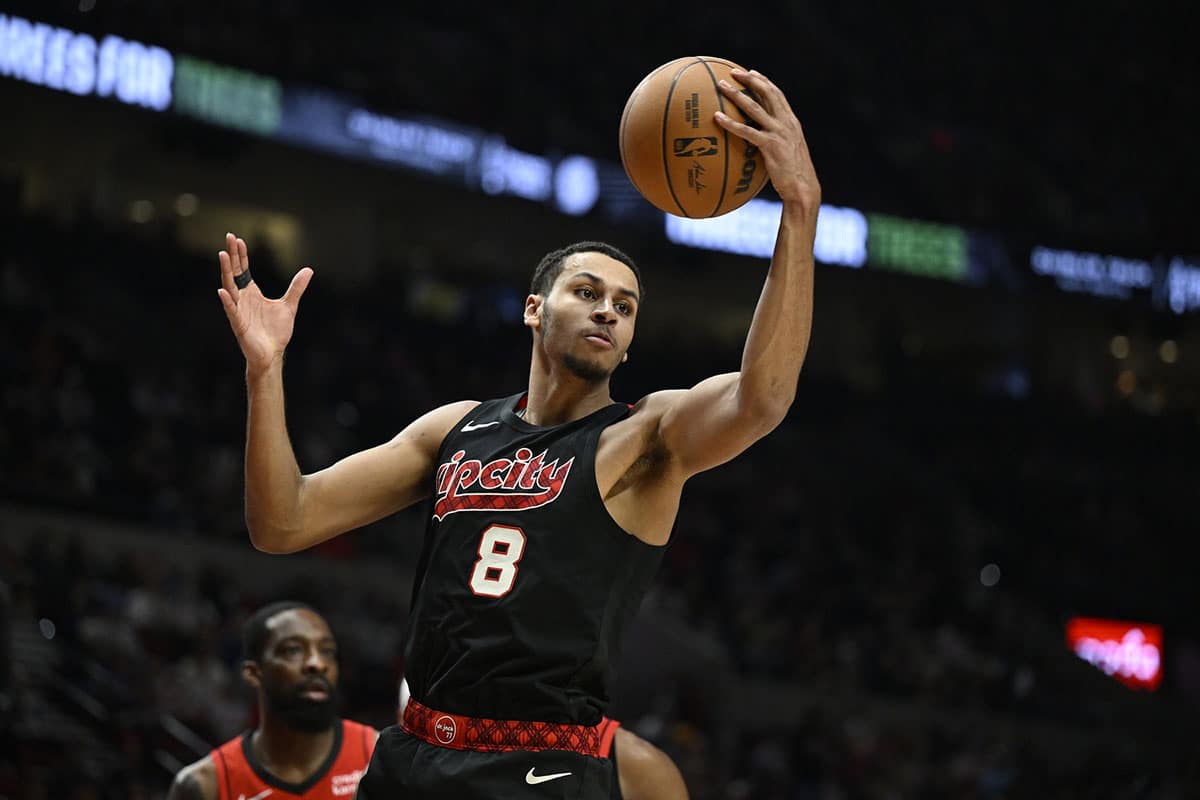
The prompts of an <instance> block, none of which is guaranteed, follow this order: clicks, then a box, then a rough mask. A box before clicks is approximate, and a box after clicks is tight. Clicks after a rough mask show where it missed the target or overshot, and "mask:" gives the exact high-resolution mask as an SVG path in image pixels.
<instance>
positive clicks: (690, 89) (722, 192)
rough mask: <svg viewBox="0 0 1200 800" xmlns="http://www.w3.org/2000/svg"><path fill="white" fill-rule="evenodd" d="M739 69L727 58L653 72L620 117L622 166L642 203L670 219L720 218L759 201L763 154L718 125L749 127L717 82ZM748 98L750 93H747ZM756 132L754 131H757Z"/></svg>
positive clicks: (679, 62)
mask: <svg viewBox="0 0 1200 800" xmlns="http://www.w3.org/2000/svg"><path fill="white" fill-rule="evenodd" d="M734 69H741V67H739V66H738V65H737V64H735V63H733V62H732V61H727V60H725V59H723V58H709V57H707V56H693V57H688V58H677V59H675V60H674V61H669V62H667V63H666V64H663V65H662V66H661V67H659V68H658V69H656V70H654V71H653V72H651V73H650V74H649V75H647V76H646V77H645V78H643V79H642V82H641V83H639V84H638V85H637V88H635V89H634V90H633V94H631V95H629V100H628V101H627V102H626V103H625V113H623V114H622V115H621V134H620V135H621V163H622V164H624V165H625V174H627V175H628V176H629V180H631V181H633V185H634V186H635V187H637V190H638V191H639V192H641V193H642V196H643V197H645V198H646V199H647V200H649V201H650V202H651V203H653V204H654V205H655V206H657V207H658V208H660V209H662V210H663V211H666V212H667V213H669V214H675V215H676V216H681V217H719V216H720V215H722V214H727V213H729V212H730V211H733V210H734V209H735V208H738V207H739V206H741V205H743V204H744V203H745V202H746V201H747V200H749V199H751V198H752V197H754V196H755V195H756V194H758V192H759V190H761V189H762V187H763V184H764V183H766V181H767V169H766V164H765V163H764V162H763V157H762V153H760V152H758V148H757V147H755V146H754V145H752V144H750V143H749V142H747V141H746V140H745V139H742V138H741V137H739V136H735V135H733V134H732V133H729V132H728V131H726V130H725V129H724V128H722V127H721V126H720V125H718V124H717V122H716V120H714V119H713V113H714V112H716V111H723V112H725V113H726V114H727V115H729V116H730V117H731V118H733V119H735V120H737V121H738V122H746V121H747V120H746V117H745V115H744V114H743V113H742V110H741V109H740V108H738V107H737V105H735V104H734V103H733V102H732V101H730V100H729V99H728V98H727V97H725V95H724V94H722V93H721V89H720V87H719V86H717V81H719V80H722V79H724V80H727V81H729V82H730V83H732V84H733V85H734V86H736V87H741V86H742V84H740V83H738V82H737V81H735V80H734V79H733V78H732V77H730V71H731V70H734ZM742 91H745V92H749V91H750V90H749V89H745V88H742ZM751 124H753V123H751Z"/></svg>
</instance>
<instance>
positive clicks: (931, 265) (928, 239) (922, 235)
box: [867, 214, 967, 281]
mask: <svg viewBox="0 0 1200 800" xmlns="http://www.w3.org/2000/svg"><path fill="white" fill-rule="evenodd" d="M867 223H868V231H869V236H868V240H867V254H868V258H869V260H870V262H871V265H872V266H876V267H880V268H882V269H887V270H892V271H895V272H906V273H909V274H911V275H920V276H921V277H925V278H941V279H943V280H950V281H962V280H965V279H966V277H967V232H966V231H964V230H963V229H962V228H957V227H954V226H952V225H935V224H934V223H932V222H918V221H916V220H911V219H903V218H901V217H892V216H888V215H886V214H869V215H867Z"/></svg>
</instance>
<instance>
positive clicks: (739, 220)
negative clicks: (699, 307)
mask: <svg viewBox="0 0 1200 800" xmlns="http://www.w3.org/2000/svg"><path fill="white" fill-rule="evenodd" d="M782 214H783V203H779V202H775V201H772V200H760V199H755V200H751V201H750V202H749V203H746V205H744V206H742V207H741V208H739V209H737V210H736V211H731V212H730V213H728V214H723V215H722V216H719V217H713V218H711V219H688V218H685V217H677V216H675V215H674V214H664V215H663V217H664V219H665V220H666V233H667V238H668V239H670V240H671V241H672V242H674V243H675V244H682V245H687V246H688V247H698V248H701V249H704V250H720V251H723V252H726V253H737V254H738V255H744V256H754V257H757V258H770V257H771V254H772V253H773V252H774V251H775V235H776V233H777V232H778V231H779V220H780V217H781V216H782ZM813 254H814V256H815V257H816V259H817V261H820V262H822V263H824V264H834V265H837V266H842V267H854V268H858V267H861V266H862V265H863V263H864V262H866V260H867V218H866V217H865V216H863V213H862V212H861V211H858V210H857V209H853V208H840V207H838V206H829V205H822V206H821V212H820V214H818V215H817V234H816V241H815V242H814V243H813Z"/></svg>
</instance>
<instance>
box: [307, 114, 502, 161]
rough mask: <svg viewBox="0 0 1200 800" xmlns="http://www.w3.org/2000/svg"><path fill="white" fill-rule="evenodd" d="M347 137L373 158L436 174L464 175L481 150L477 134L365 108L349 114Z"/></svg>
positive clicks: (346, 127) (346, 118)
mask: <svg viewBox="0 0 1200 800" xmlns="http://www.w3.org/2000/svg"><path fill="white" fill-rule="evenodd" d="M304 130H305V129H299V130H298V131H297V133H303V131H304ZM344 133H345V136H346V137H347V138H348V139H349V140H350V141H351V142H353V143H355V144H358V145H362V146H365V148H366V152H367V154H368V155H370V156H371V157H372V158H376V159H379V160H381V161H388V162H393V163H400V164H404V165H406V166H409V167H412V168H414V169H419V170H421V171H422V172H432V173H436V174H444V173H447V172H461V171H462V170H463V169H464V168H465V167H466V166H467V165H468V164H471V163H473V162H474V161H475V159H476V157H477V153H478V149H479V145H478V140H479V137H478V135H476V134H473V133H469V132H465V131H460V130H455V129H453V128H451V127H449V126H443V125H435V124H432V123H429V122H422V121H419V120H410V119H400V118H399V117H390V116H387V115H386V114H376V113H374V112H372V111H368V110H366V109H364V108H354V109H351V110H350V112H349V113H348V114H346V117H345V130H344Z"/></svg>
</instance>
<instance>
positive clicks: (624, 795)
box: [396, 678, 688, 800]
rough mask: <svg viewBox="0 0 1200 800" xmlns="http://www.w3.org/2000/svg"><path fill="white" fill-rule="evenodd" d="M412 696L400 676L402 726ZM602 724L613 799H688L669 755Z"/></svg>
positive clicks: (617, 725)
mask: <svg viewBox="0 0 1200 800" xmlns="http://www.w3.org/2000/svg"><path fill="white" fill-rule="evenodd" d="M409 696H410V692H409V690H408V681H406V680H404V679H403V678H401V679H400V703H399V705H398V706H397V713H396V722H398V723H399V724H401V725H403V724H404V709H405V708H406V707H407V706H408V699H409ZM600 724H601V726H602V727H603V728H605V729H607V728H608V727H613V728H615V730H616V734H615V735H614V736H613V740H612V751H611V752H610V754H609V757H610V759H611V760H612V761H615V762H616V772H617V781H616V782H615V783H614V784H613V786H612V789H613V794H612V800H688V791H687V784H685V783H684V782H683V775H682V774H681V773H680V772H679V768H678V767H676V766H675V762H674V761H672V760H671V757H670V756H668V755H667V754H666V753H664V752H663V751H662V750H660V749H658V748H657V747H655V746H654V745H652V744H650V742H648V741H646V740H645V739H643V738H642V737H640V736H638V735H637V734H636V733H634V732H633V731H630V730H628V729H626V728H623V727H621V723H619V722H617V721H616V720H610V719H604V720H603V721H601V723H600ZM618 754H620V755H619V757H618Z"/></svg>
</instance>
